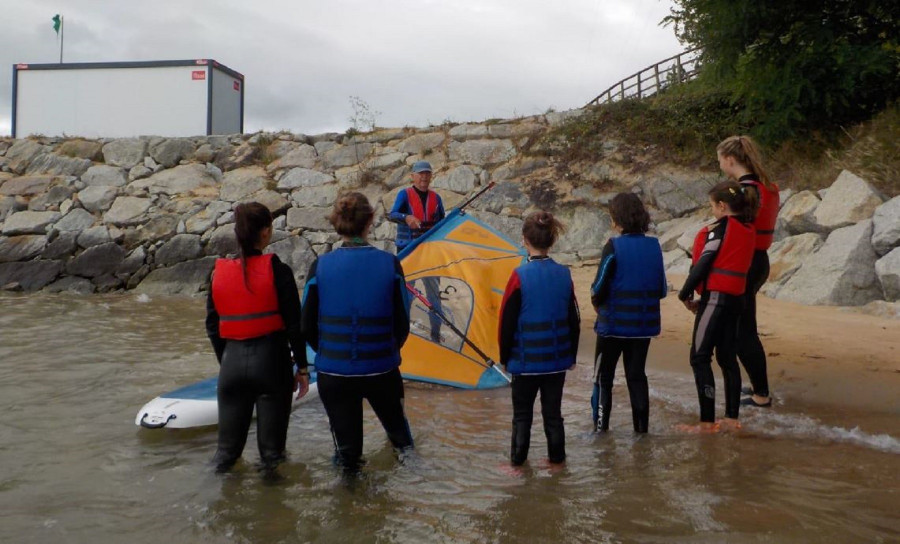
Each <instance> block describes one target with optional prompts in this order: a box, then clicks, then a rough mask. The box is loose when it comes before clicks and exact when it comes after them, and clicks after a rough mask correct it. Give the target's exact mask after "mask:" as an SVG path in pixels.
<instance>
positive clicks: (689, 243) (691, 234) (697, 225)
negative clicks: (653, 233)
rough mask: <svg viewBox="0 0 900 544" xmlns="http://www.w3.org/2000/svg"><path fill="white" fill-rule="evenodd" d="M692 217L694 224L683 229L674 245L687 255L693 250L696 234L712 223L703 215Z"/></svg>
mask: <svg viewBox="0 0 900 544" xmlns="http://www.w3.org/2000/svg"><path fill="white" fill-rule="evenodd" d="M692 217H693V218H694V223H693V224H691V225H689V226H687V227H686V228H685V229H684V232H683V233H682V235H681V236H679V237H678V240H677V241H676V242H675V243H676V245H677V246H678V247H680V248H681V249H682V250H683V251H684V252H686V253H687V254H688V255H690V254H691V252H692V251H693V249H694V238H696V237H697V233H698V232H699V231H700V229H702V228H703V227H705V226H707V225H710V224H712V222H713V221H712V219H710V218H709V217H708V216H704V215H700V214H698V215H695V216H692Z"/></svg>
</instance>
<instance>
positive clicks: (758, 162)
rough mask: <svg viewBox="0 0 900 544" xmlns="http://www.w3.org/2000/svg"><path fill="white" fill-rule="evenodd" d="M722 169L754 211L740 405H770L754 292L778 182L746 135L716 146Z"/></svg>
mask: <svg viewBox="0 0 900 544" xmlns="http://www.w3.org/2000/svg"><path fill="white" fill-rule="evenodd" d="M716 154H717V155H718V158H719V167H720V168H721V169H722V172H723V173H724V174H725V175H727V176H728V177H729V178H731V179H732V180H734V181H737V182H738V183H740V184H741V187H742V189H743V190H744V194H745V196H746V197H747V200H748V202H749V203H750V208H751V210H752V213H753V217H754V222H753V226H754V227H755V228H756V242H755V244H754V248H755V251H754V253H753V261H752V262H751V263H750V271H749V272H748V273H747V289H746V291H745V292H744V306H743V309H742V311H741V317H740V320H739V321H738V347H737V354H738V359H739V360H740V361H741V363H742V364H743V365H744V369H745V370H746V371H747V376H748V377H749V378H750V385H751V387H750V388H745V389H743V390H742V393H745V394H751V395H752V396H751V397H749V398H746V399H744V400H742V401H741V405H742V406H755V407H769V406H772V398H771V396H770V394H769V380H768V375H767V371H766V352H765V350H764V349H763V345H762V342H760V340H759V332H758V331H757V327H756V293H757V292H759V290H760V289H761V288H762V286H763V284H765V283H766V280H767V279H768V278H769V254H768V253H767V252H766V250H768V249H769V246H771V245H772V238H773V235H774V232H775V221H776V220H777V218H778V210H779V208H780V206H781V203H780V200H779V195H778V186H777V185H775V184H774V183H772V182H771V181H770V180H769V175H768V173H767V172H766V169H765V168H764V167H763V164H762V159H761V158H760V157H761V154H760V152H759V148H758V147H757V145H756V143H755V142H754V141H753V140H752V139H751V138H750V137H749V136H731V137H730V138H726V139H725V140H723V141H722V143H720V144H719V145H718V147H717V148H716Z"/></svg>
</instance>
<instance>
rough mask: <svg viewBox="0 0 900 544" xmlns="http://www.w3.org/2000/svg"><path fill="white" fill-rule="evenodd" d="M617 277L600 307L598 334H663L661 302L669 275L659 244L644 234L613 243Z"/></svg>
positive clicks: (597, 325)
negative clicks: (661, 328)
mask: <svg viewBox="0 0 900 544" xmlns="http://www.w3.org/2000/svg"><path fill="white" fill-rule="evenodd" d="M612 244H613V247H614V248H615V251H616V273H615V276H613V279H612V283H611V284H610V290H609V298H608V299H607V300H606V302H604V303H603V304H602V305H601V306H600V311H599V313H598V314H597V322H596V323H595V324H594V331H595V332H596V333H597V335H599V336H619V337H625V338H646V337H648V336H657V335H658V334H659V332H660V312H659V299H660V296H664V295H665V293H666V291H665V290H666V287H664V286H665V285H666V272H665V268H664V266H663V258H662V250H661V249H660V247H659V240H657V239H656V238H653V237H650V236H644V235H643V234H626V235H623V236H619V237H616V238H613V239H612Z"/></svg>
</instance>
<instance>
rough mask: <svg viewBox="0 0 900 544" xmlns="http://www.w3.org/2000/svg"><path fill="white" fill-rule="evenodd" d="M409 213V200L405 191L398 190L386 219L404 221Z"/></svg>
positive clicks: (397, 221) (396, 221)
mask: <svg viewBox="0 0 900 544" xmlns="http://www.w3.org/2000/svg"><path fill="white" fill-rule="evenodd" d="M410 213H411V211H410V209H409V201H408V200H407V199H406V191H400V192H399V193H397V199H396V200H394V207H393V208H391V213H389V214H388V219H389V220H390V221H393V222H395V223H403V222H404V221H406V216H407V215H409V214H410Z"/></svg>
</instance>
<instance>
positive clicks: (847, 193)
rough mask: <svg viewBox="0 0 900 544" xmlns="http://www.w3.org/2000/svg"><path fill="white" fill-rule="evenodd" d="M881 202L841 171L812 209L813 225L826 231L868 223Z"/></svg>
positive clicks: (871, 189)
mask: <svg viewBox="0 0 900 544" xmlns="http://www.w3.org/2000/svg"><path fill="white" fill-rule="evenodd" d="M882 202H883V199H882V198H881V195H880V194H879V193H878V191H877V190H876V189H875V188H874V187H872V186H871V185H869V184H868V183H866V181H865V180H863V179H862V178H860V177H859V176H856V175H855V174H853V173H851V172H849V171H847V170H844V171H843V172H841V174H840V175H839V176H838V178H837V179H836V180H834V183H833V184H832V185H831V187H829V188H828V191H827V192H826V193H825V197H824V198H822V203H821V204H819V206H818V207H817V208H816V213H815V215H816V223H818V224H819V225H820V226H822V227H823V228H825V229H827V230H833V229H837V228H841V227H846V226H847V225H853V224H855V223H857V222H859V221H862V220H863V219H869V218H870V217H872V214H873V213H874V212H875V208H877V207H878V206H880V205H881V203H882Z"/></svg>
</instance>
